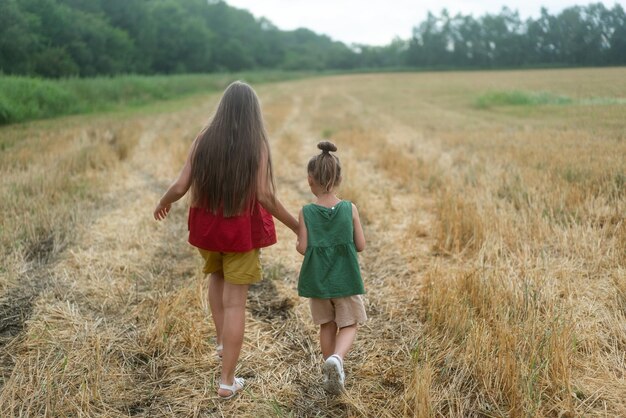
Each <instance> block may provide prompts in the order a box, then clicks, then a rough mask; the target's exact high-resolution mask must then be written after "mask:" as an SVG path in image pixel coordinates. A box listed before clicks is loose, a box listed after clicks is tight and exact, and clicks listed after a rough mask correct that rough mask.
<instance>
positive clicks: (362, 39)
mask: <svg viewBox="0 0 626 418" xmlns="http://www.w3.org/2000/svg"><path fill="white" fill-rule="evenodd" d="M598 1H599V0H586V1H578V2H577V1H573V0H506V3H504V2H503V1H502V0H464V1H461V0H439V1H437V2H420V1H415V0H226V3H228V4H229V5H231V6H234V7H237V8H240V9H246V10H248V11H250V12H251V13H252V14H253V15H254V16H256V17H257V18H258V17H265V18H267V19H269V20H270V21H271V22H272V23H274V25H276V26H278V28H279V29H282V30H292V29H297V28H301V27H304V28H307V29H311V30H312V31H314V32H316V33H318V34H324V35H328V36H330V37H331V38H332V39H333V40H336V41H341V42H344V43H345V44H347V45H351V44H353V43H356V44H366V45H387V44H389V43H390V42H391V41H392V40H393V39H394V38H395V37H400V38H402V39H408V38H410V37H411V33H412V29H413V27H414V26H415V25H417V24H419V23H420V22H422V21H423V20H424V19H425V18H426V15H427V13H428V11H429V10H430V11H432V12H433V13H435V14H436V15H438V14H439V12H440V11H441V9H443V8H447V9H448V11H449V12H450V14H452V15H454V14H457V13H462V14H472V15H473V16H474V17H479V16H482V15H483V14H485V13H498V12H499V11H500V10H501V9H502V6H507V7H509V8H510V9H512V10H517V11H519V13H520V16H521V18H522V19H526V18H528V17H537V16H539V11H540V9H541V7H542V6H545V7H546V9H548V11H549V12H550V13H551V14H555V13H559V12H560V11H561V10H563V9H565V8H567V7H570V6H575V5H581V6H582V5H588V4H590V3H596V2H598ZM600 1H601V0H600ZM601 2H602V3H603V4H604V5H605V6H606V7H608V8H612V7H613V6H614V5H615V4H620V5H621V6H622V7H623V8H626V0H613V1H601Z"/></svg>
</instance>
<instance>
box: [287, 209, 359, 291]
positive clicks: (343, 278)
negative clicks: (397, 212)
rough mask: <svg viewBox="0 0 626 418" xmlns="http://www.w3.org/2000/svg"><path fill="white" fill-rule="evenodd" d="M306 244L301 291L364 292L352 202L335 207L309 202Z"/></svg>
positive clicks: (306, 210) (301, 271)
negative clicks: (355, 241)
mask: <svg viewBox="0 0 626 418" xmlns="http://www.w3.org/2000/svg"><path fill="white" fill-rule="evenodd" d="M302 214H303V216H304V223H305V225H306V230H307V246H306V253H305V254H304V261H303V262H302V268H301V269H300V277H299V279H298V295H300V296H303V297H307V298H320V299H330V298H340V297H344V296H353V295H362V294H363V293H365V288H364V287H363V279H362V278H361V270H360V269H359V259H358V256H357V252H356V247H355V245H354V225H353V223H352V203H351V202H349V201H347V200H342V201H341V202H339V203H337V205H335V206H334V207H332V208H327V207H325V206H321V205H317V204H315V203H310V204H308V205H306V206H304V207H303V208H302Z"/></svg>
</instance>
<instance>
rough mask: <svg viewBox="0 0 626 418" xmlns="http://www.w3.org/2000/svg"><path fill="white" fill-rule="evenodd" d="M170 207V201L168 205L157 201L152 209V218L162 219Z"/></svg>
mask: <svg viewBox="0 0 626 418" xmlns="http://www.w3.org/2000/svg"><path fill="white" fill-rule="evenodd" d="M171 208H172V204H171V203H170V204H169V205H163V204H162V203H161V202H159V203H158V204H157V206H156V208H155V209H154V219H156V220H157V221H162V220H163V219H165V217H166V216H167V214H168V213H169V211H170V209H171Z"/></svg>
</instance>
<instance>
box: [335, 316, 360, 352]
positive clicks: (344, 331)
mask: <svg viewBox="0 0 626 418" xmlns="http://www.w3.org/2000/svg"><path fill="white" fill-rule="evenodd" d="M356 329H357V325H356V324H354V325H350V326H347V327H343V328H341V329H340V330H339V332H338V333H337V337H336V340H335V351H334V353H331V354H337V355H339V357H341V358H342V359H343V358H344V357H345V356H346V354H348V351H349V350H350V347H352V343H353V342H354V339H355V338H356Z"/></svg>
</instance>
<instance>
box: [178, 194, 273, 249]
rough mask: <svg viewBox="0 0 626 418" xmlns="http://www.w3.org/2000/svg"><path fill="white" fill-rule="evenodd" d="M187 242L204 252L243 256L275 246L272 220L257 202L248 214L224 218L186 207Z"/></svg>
mask: <svg viewBox="0 0 626 418" xmlns="http://www.w3.org/2000/svg"><path fill="white" fill-rule="evenodd" d="M188 227H189V243H190V244H191V245H193V246H194V247H198V248H202V249H203V250H207V251H219V252H233V253H244V252H248V251H250V250H253V249H255V248H263V247H268V246H270V245H272V244H275V243H276V230H275V229H274V219H273V218H272V215H271V214H270V213H269V212H268V211H266V210H265V209H264V208H263V206H261V204H260V203H259V202H255V203H254V205H253V207H252V210H251V211H250V212H249V213H245V214H242V215H237V216H232V217H229V218H226V217H224V216H223V215H222V211H221V210H220V211H219V212H218V213H217V214H213V213H211V211H210V210H208V209H204V208H197V207H190V208H189V220H188Z"/></svg>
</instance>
